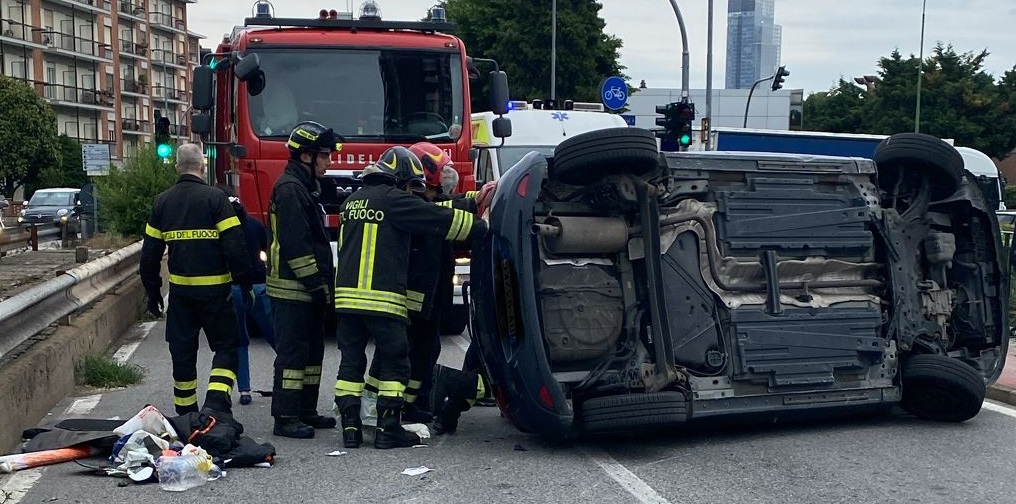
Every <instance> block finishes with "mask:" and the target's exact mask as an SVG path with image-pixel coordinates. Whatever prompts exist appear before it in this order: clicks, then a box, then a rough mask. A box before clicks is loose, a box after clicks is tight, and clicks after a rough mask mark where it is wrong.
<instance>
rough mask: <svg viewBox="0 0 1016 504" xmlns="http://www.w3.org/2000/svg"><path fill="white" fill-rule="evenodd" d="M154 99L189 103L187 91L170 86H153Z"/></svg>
mask: <svg viewBox="0 0 1016 504" xmlns="http://www.w3.org/2000/svg"><path fill="white" fill-rule="evenodd" d="M152 100H153V101H156V102H158V101H159V100H168V101H171V102H176V103H184V104H186V103H187V93H186V92H185V91H181V90H179V89H174V88H171V87H168V86H152Z"/></svg>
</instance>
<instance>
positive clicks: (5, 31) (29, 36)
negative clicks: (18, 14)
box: [0, 19, 43, 48]
mask: <svg viewBox="0 0 1016 504" xmlns="http://www.w3.org/2000/svg"><path fill="white" fill-rule="evenodd" d="M36 29H37V28H35V27H34V26H32V25H27V24H24V23H20V22H18V21H15V20H13V19H2V20H0V30H2V31H0V41H2V42H5V43H12V44H17V45H20V46H26V47H32V48H42V47H43V46H42V42H41V40H40V37H38V34H37V32H35V31H34V30H36Z"/></svg>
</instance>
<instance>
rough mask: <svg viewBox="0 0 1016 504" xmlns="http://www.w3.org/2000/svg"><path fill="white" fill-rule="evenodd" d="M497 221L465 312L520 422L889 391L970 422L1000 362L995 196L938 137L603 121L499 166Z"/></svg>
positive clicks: (1003, 283)
mask: <svg viewBox="0 0 1016 504" xmlns="http://www.w3.org/2000/svg"><path fill="white" fill-rule="evenodd" d="M489 220H490V225H491V233H490V234H489V235H488V236H487V237H486V238H485V239H483V240H482V241H481V242H478V243H476V244H474V254H473V262H472V272H471V279H472V286H471V298H472V305H471V318H472V321H471V323H472V325H471V327H472V332H473V337H474V338H475V340H476V343H477V344H478V345H479V347H480V351H481V353H482V356H483V361H484V364H485V366H486V368H487V371H488V373H489V375H490V378H491V381H492V384H493V386H494V393H495V397H496V399H497V401H498V403H499V406H500V408H501V410H502V412H503V413H504V414H505V416H506V418H508V419H509V421H511V422H512V423H513V424H514V425H515V426H516V427H518V428H519V429H521V430H523V431H526V432H535V433H539V434H542V435H544V436H547V437H550V438H567V437H572V436H576V435H580V434H582V433H598V432H625V431H638V430H642V429H645V428H647V427H657V426H670V425H678V424H682V423H685V422H689V421H692V420H696V419H704V418H709V417H716V416H720V415H744V414H755V415H772V416H774V417H780V416H782V415H792V414H808V413H810V412H822V413H836V412H837V411H844V412H846V411H856V410H858V409H859V408H873V409H881V410H884V409H886V408H891V407H893V406H896V405H899V406H902V408H903V409H904V410H905V411H907V412H909V413H911V414H913V415H916V416H918V417H921V418H926V419H931V420H942V421H953V422H959V421H964V420H967V419H970V418H972V417H974V416H975V415H977V413H978V412H979V411H980V409H981V405H982V403H983V400H984V395H985V387H986V384H989V383H991V382H993V381H994V380H995V379H997V378H998V376H999V374H1000V373H1001V371H1002V367H1003V365H1004V361H1005V355H1006V350H1007V349H1006V347H1007V344H1008V329H1007V328H1008V320H1007V317H1008V310H1007V306H1008V295H1009V292H1008V264H1009V261H1008V258H1007V257H1005V256H1004V254H1005V252H1004V249H1003V246H1002V242H1001V240H1000V236H999V231H998V224H997V221H996V218H995V215H994V212H993V209H992V208H990V207H988V206H987V204H986V203H985V198H984V197H983V195H982V194H981V192H980V191H979V189H978V187H977V186H976V185H975V184H974V183H973V182H972V180H971V179H970V177H969V176H968V175H967V174H965V172H964V170H963V161H962V158H961V157H960V155H959V154H958V153H957V152H956V150H955V149H953V148H952V147H951V146H950V145H948V144H946V143H945V142H943V141H941V140H939V139H937V138H934V137H930V136H927V135H920V134H913V133H907V134H899V135H894V136H892V137H889V138H888V139H886V140H885V141H884V142H883V143H882V144H881V145H880V146H879V147H878V150H877V154H876V155H875V160H874V162H873V161H872V160H867V159H859V158H836V157H816V156H801V155H790V154H786V155H782V154H762V153H724V152H683V153H663V154H661V153H659V152H658V151H657V147H656V140H655V138H654V136H653V134H652V133H651V132H649V131H646V130H641V129H637V128H615V129H609V130H601V131H595V132H591V133H587V134H583V135H579V136H576V137H573V138H571V139H568V140H566V141H565V142H563V143H562V144H560V145H559V146H558V147H557V149H556V151H555V154H554V157H553V158H549V159H548V158H545V157H544V156H540V155H539V154H537V153H531V154H529V155H528V156H526V157H525V158H524V159H522V161H520V162H519V163H518V164H516V165H515V166H514V167H512V168H511V169H510V170H508V171H507V172H506V173H505V174H504V175H503V177H502V178H501V180H500V182H499V185H498V188H497V192H496V194H495V196H494V199H493V203H492V205H491V210H490V215H489Z"/></svg>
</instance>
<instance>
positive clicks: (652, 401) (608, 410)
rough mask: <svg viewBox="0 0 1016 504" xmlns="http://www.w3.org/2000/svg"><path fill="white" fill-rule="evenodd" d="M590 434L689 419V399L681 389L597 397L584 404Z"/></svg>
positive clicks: (585, 425)
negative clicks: (679, 390)
mask: <svg viewBox="0 0 1016 504" xmlns="http://www.w3.org/2000/svg"><path fill="white" fill-rule="evenodd" d="M581 419H582V429H583V431H584V432H587V433H618V432H630V431H638V430H640V429H645V428H646V427H653V426H664V425H675V424H681V423H684V422H685V421H687V420H688V401H687V400H686V399H685V397H684V394H682V393H680V392H654V393H650V394H626V395H615V396H605V397H595V398H592V399H587V400H585V401H584V402H583V403H582V405H581Z"/></svg>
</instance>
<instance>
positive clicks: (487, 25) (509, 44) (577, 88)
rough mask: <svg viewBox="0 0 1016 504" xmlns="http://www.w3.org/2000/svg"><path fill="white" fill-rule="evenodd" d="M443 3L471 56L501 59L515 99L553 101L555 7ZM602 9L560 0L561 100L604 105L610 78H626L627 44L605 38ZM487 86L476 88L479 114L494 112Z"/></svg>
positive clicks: (588, 0)
mask: <svg viewBox="0 0 1016 504" xmlns="http://www.w3.org/2000/svg"><path fill="white" fill-rule="evenodd" d="M442 4H443V5H444V7H445V9H446V10H447V14H448V19H449V21H452V22H454V23H456V24H457V25H458V30H459V31H458V32H457V33H456V35H458V36H459V38H461V39H462V41H463V43H465V45H466V51H467V52H468V54H469V55H471V56H475V57H480V58H490V59H493V60H496V61H497V62H498V64H499V65H500V66H501V69H502V70H504V71H505V72H506V73H507V74H508V80H509V88H510V89H511V95H512V98H513V99H519V100H530V99H533V98H546V97H549V96H550V55H551V54H550V46H551V4H550V2H533V1H530V0H445V1H443V2H442ZM601 7H602V6H601V4H600V3H599V2H596V1H594V0H558V9H557V75H556V77H557V82H556V92H557V97H558V99H559V100H564V99H572V100H575V101H591V102H599V101H600V98H599V94H600V93H599V85H600V82H601V81H602V80H603V79H604V78H605V77H609V76H611V75H618V76H621V77H623V78H625V77H626V76H625V75H624V74H623V73H622V71H623V70H624V69H625V67H624V66H622V65H621V64H620V63H619V60H620V49H621V45H622V42H621V39H619V38H617V37H614V36H611V35H608V34H606V33H604V28H606V23H605V22H604V20H603V19H602V18H600V15H599V13H600V8H601ZM487 71H488V70H483V71H481V72H480V75H481V76H482V75H486V74H487ZM483 81H484V79H478V80H477V81H476V82H474V83H473V87H472V99H473V110H474V111H483V110H490V105H489V100H488V99H487V97H488V95H487V93H486V92H484V90H483ZM630 89H631V88H630V87H629V90H630Z"/></svg>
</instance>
